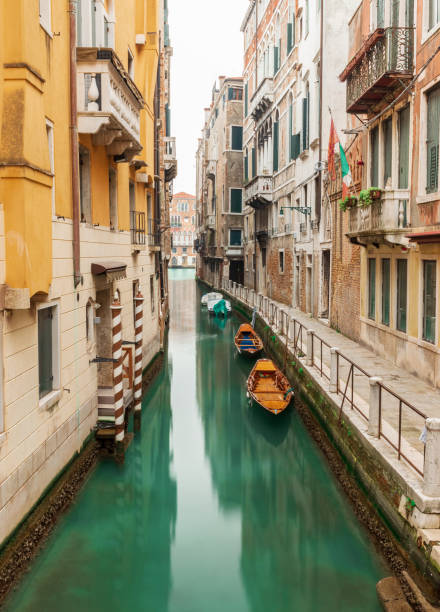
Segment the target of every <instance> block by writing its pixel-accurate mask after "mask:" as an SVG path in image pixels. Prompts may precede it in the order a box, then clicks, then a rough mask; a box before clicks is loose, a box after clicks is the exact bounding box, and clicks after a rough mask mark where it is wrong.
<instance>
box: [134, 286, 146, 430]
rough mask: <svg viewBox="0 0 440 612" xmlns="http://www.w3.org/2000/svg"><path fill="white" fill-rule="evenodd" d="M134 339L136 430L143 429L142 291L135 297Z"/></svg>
mask: <svg viewBox="0 0 440 612" xmlns="http://www.w3.org/2000/svg"><path fill="white" fill-rule="evenodd" d="M134 304H135V306H134V339H135V342H136V346H135V353H134V430H135V431H140V429H141V414H142V340H143V317H144V296H143V295H142V293H141V292H140V291H138V292H137V295H136V297H135V298H134Z"/></svg>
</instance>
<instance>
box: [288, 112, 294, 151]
mask: <svg viewBox="0 0 440 612" xmlns="http://www.w3.org/2000/svg"><path fill="white" fill-rule="evenodd" d="M292 129H293V106H292V104H290V105H289V159H293V140H292Z"/></svg>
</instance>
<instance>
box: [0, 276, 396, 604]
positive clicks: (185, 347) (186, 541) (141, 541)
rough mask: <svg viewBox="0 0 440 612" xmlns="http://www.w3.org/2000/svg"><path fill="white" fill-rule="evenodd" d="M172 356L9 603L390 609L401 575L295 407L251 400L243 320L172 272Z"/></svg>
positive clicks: (191, 283)
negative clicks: (115, 451)
mask: <svg viewBox="0 0 440 612" xmlns="http://www.w3.org/2000/svg"><path fill="white" fill-rule="evenodd" d="M170 292H171V305H172V319H171V329H170V335H169V352H168V360H167V365H166V367H165V368H164V370H163V372H162V373H161V374H160V376H159V377H158V379H157V380H156V381H155V383H154V384H153V386H152V387H151V389H150V391H149V392H148V394H147V395H146V397H145V399H144V411H143V422H142V433H141V435H140V436H137V437H136V438H135V440H134V442H133V443H132V445H131V446H130V449H129V451H128V454H127V457H126V464H125V466H124V467H118V466H116V465H115V464H114V463H113V462H111V461H102V462H101V463H100V464H99V466H98V468H97V469H96V470H95V471H94V472H93V474H92V475H91V477H90V478H89V480H88V482H87V483H86V485H85V487H84V489H83V490H82V492H81V494H80V495H79V497H78V500H77V502H76V504H75V505H74V507H73V508H72V510H71V511H70V512H69V513H68V514H67V515H66V516H64V517H63V519H62V520H61V521H60V523H59V525H58V527H57V528H56V530H55V532H54V533H53V535H52V537H51V538H50V540H49V542H48V544H47V546H46V547H45V549H44V551H43V552H42V553H41V555H40V556H39V558H38V559H37V561H36V562H35V563H34V565H33V567H32V569H31V571H30V572H29V573H28V574H27V575H26V577H25V578H24V580H23V582H22V583H21V585H20V586H19V588H18V590H17V591H16V592H15V593H14V594H13V596H12V597H11V598H10V600H9V602H8V603H7V605H6V609H7V610H8V611H20V612H29V611H32V612H35V611H38V612H39V611H44V612H55V611H57V612H59V611H60V610H62V612H71V611H72V612H73V611H75V612H77V611H78V610H87V611H88V612H95V611H96V612H98V611H99V612H101V611H102V610H105V611H106V612H113V611H115V612H116V611H118V612H119V611H125V610H129V611H130V612H141V611H142V612H150V611H151V612H165V611H172V612H208V611H209V612H225V611H228V612H229V611H230V612H242V611H243V612H245V611H248V612H260V611H261V612H263V611H264V612H267V611H271V612H272V611H273V612H287V611H289V612H292V611H294V610H295V611H301V612H302V611H320V610H323V611H324V610H325V611H326V612H332V611H338V612H345V611H350V612H352V611H357V610H359V611H361V610H362V611H363V610H368V611H370V610H380V606H379V604H378V601H377V598H376V593H375V585H376V582H377V581H378V580H379V579H380V578H381V577H383V576H384V575H386V574H387V573H388V572H387V571H386V569H385V567H384V566H383V565H382V562H381V560H380V558H379V557H378V555H377V554H376V552H375V550H374V548H373V546H372V545H371V543H370V542H369V540H368V538H367V537H366V535H365V534H364V532H363V530H362V529H361V528H360V527H359V525H358V523H357V521H356V519H355V517H354V515H353V513H352V511H351V508H350V507H349V506H348V505H347V503H346V500H345V498H344V497H343V495H342V494H341V492H340V491H339V489H338V486H337V484H336V483H335V481H334V479H333V477H332V475H331V473H330V471H329V469H328V468H327V466H326V464H325V462H324V460H323V458H322V456H321V455H320V452H319V451H318V450H317V449H316V448H315V447H314V445H313V442H312V441H311V440H310V438H309V436H308V433H307V432H306V430H305V429H304V427H303V425H302V422H301V420H300V419H299V417H297V415H296V414H295V411H294V410H291V411H290V412H289V413H287V414H286V413H285V414H283V415H281V416H280V417H276V418H274V417H271V415H266V414H264V413H263V412H262V411H259V410H258V409H253V410H250V409H249V407H248V404H247V399H246V390H245V382H246V378H247V375H248V373H249V371H250V367H251V366H250V363H249V362H248V361H246V360H244V359H243V358H241V357H238V356H237V355H236V354H235V352H234V348H233V337H234V333H235V330H236V329H237V326H238V321H237V319H235V318H234V317H231V318H230V319H229V320H228V321H226V322H224V321H223V320H216V319H215V318H212V317H210V316H209V315H208V313H207V312H206V310H204V311H202V310H201V308H200V297H201V289H200V288H199V287H198V286H197V284H196V282H195V280H194V274H193V272H192V271H187V270H175V271H170Z"/></svg>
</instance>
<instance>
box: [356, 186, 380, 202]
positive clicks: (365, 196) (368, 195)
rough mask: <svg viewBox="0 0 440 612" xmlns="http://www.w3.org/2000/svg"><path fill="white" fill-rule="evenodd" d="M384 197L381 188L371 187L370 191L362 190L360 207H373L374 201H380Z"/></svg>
mask: <svg viewBox="0 0 440 612" xmlns="http://www.w3.org/2000/svg"><path fill="white" fill-rule="evenodd" d="M381 197H382V189H380V188H379V187H369V188H368V189H362V191H361V192H360V194H359V205H360V206H371V204H372V203H373V201H374V200H380V198H381Z"/></svg>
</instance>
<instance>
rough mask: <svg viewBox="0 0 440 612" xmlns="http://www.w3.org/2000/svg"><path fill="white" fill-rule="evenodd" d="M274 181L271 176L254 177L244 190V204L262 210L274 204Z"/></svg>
mask: <svg viewBox="0 0 440 612" xmlns="http://www.w3.org/2000/svg"><path fill="white" fill-rule="evenodd" d="M272 189H273V181H272V177H271V176H269V175H268V176H264V175H263V176H254V178H252V179H251V180H250V181H249V182H248V183H247V185H246V186H245V189H244V202H245V204H246V205H247V206H252V208H255V209H257V208H260V207H261V206H266V205H267V204H270V203H271V202H272Z"/></svg>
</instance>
